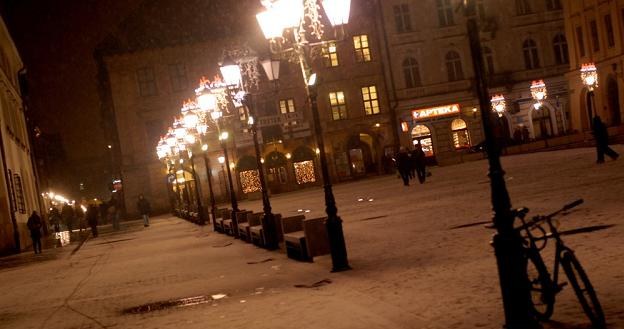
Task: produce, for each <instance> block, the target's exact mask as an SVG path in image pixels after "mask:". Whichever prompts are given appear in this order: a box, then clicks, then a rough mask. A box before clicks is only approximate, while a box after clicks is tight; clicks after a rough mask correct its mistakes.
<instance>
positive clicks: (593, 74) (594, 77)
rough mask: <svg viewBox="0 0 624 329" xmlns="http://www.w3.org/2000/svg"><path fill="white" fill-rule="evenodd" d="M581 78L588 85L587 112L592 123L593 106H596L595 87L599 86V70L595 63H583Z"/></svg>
mask: <svg viewBox="0 0 624 329" xmlns="http://www.w3.org/2000/svg"><path fill="white" fill-rule="evenodd" d="M581 80H582V81H583V84H584V85H585V86H587V90H588V91H589V92H588V93H587V97H588V99H587V112H588V114H589V122H590V125H592V117H593V107H594V89H595V88H598V71H597V70H596V65H594V63H586V64H583V65H581Z"/></svg>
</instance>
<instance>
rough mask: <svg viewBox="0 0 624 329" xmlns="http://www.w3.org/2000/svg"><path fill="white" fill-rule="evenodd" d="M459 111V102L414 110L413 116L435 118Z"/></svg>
mask: <svg viewBox="0 0 624 329" xmlns="http://www.w3.org/2000/svg"><path fill="white" fill-rule="evenodd" d="M455 113H459V104H451V105H445V106H436V107H430V108H427V109H420V110H413V111H412V117H413V118H414V120H419V119H428V118H435V117H439V116H445V115H453V114H455Z"/></svg>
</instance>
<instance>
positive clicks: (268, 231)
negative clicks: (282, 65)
mask: <svg viewBox="0 0 624 329" xmlns="http://www.w3.org/2000/svg"><path fill="white" fill-rule="evenodd" d="M275 66H277V68H275ZM262 67H263V68H264V69H265V73H266V75H267V77H268V78H269V80H270V81H273V80H275V79H277V78H278V77H279V61H268V63H267V62H263V63H262ZM241 69H242V68H241V67H240V66H239V65H238V64H236V63H235V62H234V61H232V59H231V58H229V57H227V58H226V60H224V62H223V64H222V65H221V74H222V75H223V78H224V80H225V83H226V84H227V85H228V87H229V88H230V89H231V91H232V92H233V93H236V94H240V93H242V97H243V98H242V102H243V105H244V106H245V107H246V108H247V114H248V124H249V127H250V130H251V134H252V137H253V142H254V150H255V153H256V166H257V167H258V177H259V180H260V190H261V192H262V206H263V210H264V218H263V220H262V231H263V235H264V247H265V248H266V249H269V250H275V249H277V248H279V245H278V237H277V224H276V223H275V215H274V214H273V212H272V209H271V201H270V200H269V191H268V189H267V185H266V179H265V177H264V168H263V163H264V160H263V159H262V153H261V152H260V143H259V142H258V124H257V120H255V115H256V113H255V107H254V103H253V96H252V94H250V93H247V92H245V90H244V88H243V81H242V74H241Z"/></svg>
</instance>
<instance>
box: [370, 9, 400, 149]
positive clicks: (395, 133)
mask: <svg viewBox="0 0 624 329" xmlns="http://www.w3.org/2000/svg"><path fill="white" fill-rule="evenodd" d="M381 2H382V0H377V1H376V4H377V12H378V13H379V17H380V20H381V24H379V22H378V21H377V20H375V25H376V26H377V28H379V27H380V26H381V31H378V33H380V34H381V36H382V37H381V39H382V40H383V47H384V50H385V56H384V57H385V60H382V61H381V68H382V71H383V72H384V78H386V83H387V84H389V87H390V88H385V90H386V97H387V98H388V99H389V100H390V116H391V117H392V118H391V121H390V122H391V127H392V138H393V139H394V143H393V148H394V152H397V151H398V149H399V145H400V144H401V140H400V137H399V125H398V117H397V115H396V110H397V108H398V107H399V101H398V96H397V92H396V86H395V85H394V72H393V70H392V65H388V67H387V68H386V65H385V64H384V63H386V61H387V63H391V59H390V46H389V45H388V33H387V31H386V21H385V17H384V11H383V6H382V5H381ZM386 72H387V73H388V75H389V78H390V79H389V80H390V81H388V79H387V76H386V74H385V73H386ZM388 89H391V90H392V94H390V91H389V90H388ZM391 96H392V97H391Z"/></svg>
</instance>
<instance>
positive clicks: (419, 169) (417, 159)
mask: <svg viewBox="0 0 624 329" xmlns="http://www.w3.org/2000/svg"><path fill="white" fill-rule="evenodd" d="M412 161H413V163H414V169H415V170H416V176H418V181H419V182H420V184H423V183H424V182H425V177H427V171H426V162H425V152H424V151H423V149H422V146H421V145H420V143H416V144H414V150H413V151H412Z"/></svg>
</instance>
